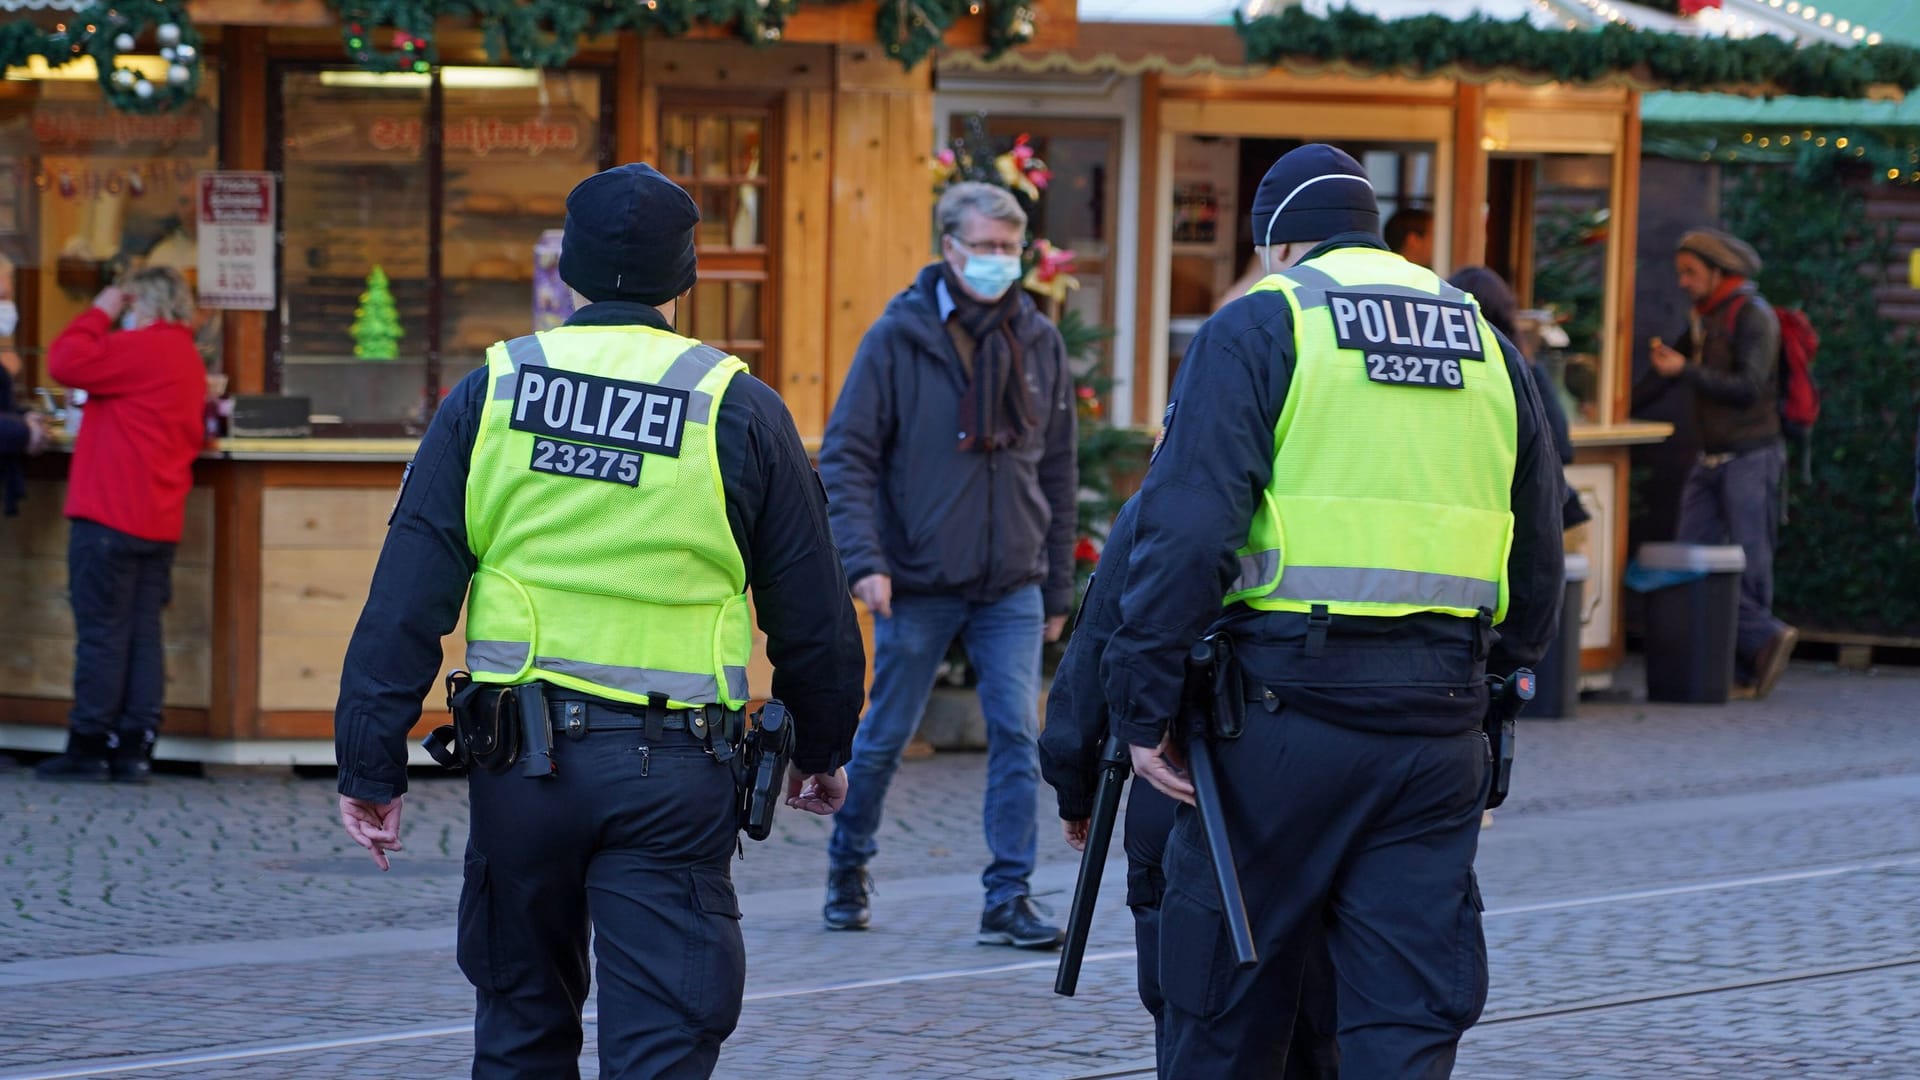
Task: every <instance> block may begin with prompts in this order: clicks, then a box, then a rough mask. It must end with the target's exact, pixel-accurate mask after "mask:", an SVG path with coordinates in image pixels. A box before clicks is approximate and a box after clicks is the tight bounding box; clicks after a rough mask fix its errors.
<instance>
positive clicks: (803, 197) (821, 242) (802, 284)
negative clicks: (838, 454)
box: [774, 90, 833, 438]
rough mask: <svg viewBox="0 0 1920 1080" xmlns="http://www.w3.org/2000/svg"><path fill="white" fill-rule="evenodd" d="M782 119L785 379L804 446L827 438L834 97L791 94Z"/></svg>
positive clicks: (784, 392)
mask: <svg viewBox="0 0 1920 1080" xmlns="http://www.w3.org/2000/svg"><path fill="white" fill-rule="evenodd" d="M782 108H783V115H782V117H781V125H780V126H781V142H782V144H783V147H782V149H783V151H784V155H783V156H784V163H783V171H782V173H781V174H780V176H779V177H778V188H779V192H780V215H781V221H780V259H779V260H778V266H777V267H776V268H775V273H776V274H777V275H778V277H779V282H778V288H777V289H776V290H775V295H776V296H778V297H779V305H780V318H779V322H778V327H779V329H778V331H777V333H778V334H779V341H778V344H777V348H778V349H779V378H780V384H779V385H778V386H776V387H775V388H774V389H776V390H778V391H779V392H780V396H781V397H782V398H784V399H786V402H787V408H788V409H790V410H792V412H793V422H794V425H795V426H796V427H798V428H799V429H800V435H801V437H802V438H817V437H819V436H821V435H823V434H824V433H825V432H826V426H827V411H828V410H829V409H831V408H832V406H833V403H832V402H831V401H829V400H827V369H828V348H827V340H828V338H827V304H828V301H827V275H826V274H824V273H822V272H821V270H822V268H824V267H825V266H826V265H827V263H828V257H829V255H828V253H829V250H830V242H831V239H832V235H831V231H830V226H831V223H832V218H833V184H832V180H833V94H832V93H831V92H830V91H819V90H794V91H790V92H788V94H787V95H786V100H785V102H784V103H783V106H782Z"/></svg>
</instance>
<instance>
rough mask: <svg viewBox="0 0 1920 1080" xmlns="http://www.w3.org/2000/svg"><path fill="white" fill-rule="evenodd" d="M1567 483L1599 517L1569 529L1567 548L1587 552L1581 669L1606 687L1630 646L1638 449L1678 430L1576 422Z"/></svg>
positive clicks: (1649, 425)
mask: <svg viewBox="0 0 1920 1080" xmlns="http://www.w3.org/2000/svg"><path fill="white" fill-rule="evenodd" d="M1571 434H1572V435H1573V462H1574V463H1573V464H1572V465H1569V466H1567V483H1568V484H1570V485H1572V487H1573V489H1574V491H1576V492H1578V493H1579V495H1580V502H1581V505H1583V506H1585V507H1586V508H1587V512H1588V513H1589V514H1592V515H1593V520H1592V521H1590V522H1588V523H1586V524H1585V525H1582V526H1580V527H1579V528H1576V529H1573V530H1570V531H1569V532H1568V533H1567V550H1568V551H1569V552H1578V553H1580V554H1583V555H1585V556H1586V557H1587V562H1588V566H1589V568H1590V576H1589V577H1588V578H1587V582H1586V586H1585V588H1584V589H1583V590H1582V604H1581V608H1582V611H1581V631H1580V668H1581V670H1582V671H1583V672H1586V673H1587V677H1586V681H1587V683H1588V684H1589V685H1595V686H1605V685H1607V684H1608V683H1609V682H1610V681H1611V673H1612V672H1613V670H1614V669H1615V668H1617V667H1619V666H1620V662H1621V661H1622V660H1623V659H1625V657H1626V651H1627V643H1626V629H1625V623H1624V621H1623V619H1622V616H1621V607H1620V578H1621V576H1622V575H1623V574H1624V573H1625V572H1626V569H1627V556H1628V554H1629V553H1628V551H1627V507H1628V502H1627V480H1628V473H1629V472H1630V470H1631V466H1632V460H1631V454H1632V449H1633V447H1635V446H1639V445H1642V444H1645V443H1657V442H1660V441H1662V440H1664V439H1666V438H1668V437H1669V436H1671V435H1672V434H1673V425H1671V424H1657V423H1644V422H1639V421H1634V422H1630V423H1625V424H1611V425H1606V426H1601V425H1594V424H1583V425H1576V426H1575V427H1574V428H1573V430H1572V433H1571Z"/></svg>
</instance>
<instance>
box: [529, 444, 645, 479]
mask: <svg viewBox="0 0 1920 1080" xmlns="http://www.w3.org/2000/svg"><path fill="white" fill-rule="evenodd" d="M527 467H528V468H530V469H532V470H533V471H534V472H543V473H552V474H553V475H555V476H577V477H580V478H581V479H583V480H605V481H607V482H609V483H613V484H625V485H627V486H628V487H639V486H640V455H639V454H636V453H634V452H633V451H631V450H608V449H607V448H605V447H603V446H588V445H587V444H585V443H575V442H566V441H563V440H561V439H545V438H540V439H535V440H533V460H532V461H531V462H529V463H528V465H527Z"/></svg>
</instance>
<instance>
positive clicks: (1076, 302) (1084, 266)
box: [952, 113, 1120, 349]
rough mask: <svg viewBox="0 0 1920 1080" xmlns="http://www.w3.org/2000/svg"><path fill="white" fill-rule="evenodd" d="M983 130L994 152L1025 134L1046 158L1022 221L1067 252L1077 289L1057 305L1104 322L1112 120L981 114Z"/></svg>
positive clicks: (1108, 308)
mask: <svg viewBox="0 0 1920 1080" xmlns="http://www.w3.org/2000/svg"><path fill="white" fill-rule="evenodd" d="M965 125H966V118H965V117H963V116H956V117H954V118H953V131H952V134H953V135H956V136H957V135H960V134H962V132H963V130H964V128H965ZM987 134H988V136H989V137H991V138H992V139H993V140H994V143H995V149H996V150H999V149H1004V148H1005V147H1006V146H1010V145H1012V143H1013V140H1014V139H1016V138H1018V137H1019V136H1021V135H1026V136H1027V142H1028V144H1029V145H1031V146H1032V147H1033V150H1034V154H1035V156H1037V157H1039V158H1040V160H1042V161H1044V162H1046V163H1047V167H1048V169H1050V170H1051V171H1052V173H1053V179H1052V181H1051V182H1050V183H1049V184H1048V185H1047V190H1046V191H1045V192H1044V193H1043V194H1042V196H1041V198H1040V200H1039V203H1038V204H1037V205H1036V206H1035V207H1034V213H1033V220H1032V221H1030V222H1028V226H1029V227H1030V228H1031V229H1032V231H1033V235H1034V236H1036V237H1045V238H1046V239H1047V240H1048V241H1050V242H1051V243H1053V244H1055V245H1056V246H1058V247H1062V248H1065V249H1067V250H1068V251H1071V252H1073V254H1074V260H1073V276H1074V277H1075V278H1076V279H1078V280H1079V282H1080V288H1078V289H1075V290H1073V291H1072V292H1069V293H1068V294H1067V299H1066V303H1065V305H1064V306H1063V311H1073V312H1077V313H1078V314H1079V315H1080V317H1081V318H1083V319H1085V320H1086V321H1087V322H1088V323H1089V324H1090V325H1093V326H1104V327H1112V326H1113V325H1114V306H1113V305H1114V300H1113V276H1114V266H1113V260H1114V257H1115V256H1114V246H1115V227H1116V226H1115V223H1116V215H1117V203H1118V201H1119V198H1118V194H1117V187H1116V185H1117V184H1118V182H1119V175H1120V121H1118V120H1103V119H1098V118H1065V117H1051V116H1024V117H1023V116H1019V115H1015V114H1010V113H1009V114H994V115H992V116H989V117H988V118H987ZM1101 347H1102V348H1103V349H1105V348H1107V347H1109V343H1105V342H1103V343H1102V346H1101Z"/></svg>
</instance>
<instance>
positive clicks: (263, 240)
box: [198, 172, 275, 311]
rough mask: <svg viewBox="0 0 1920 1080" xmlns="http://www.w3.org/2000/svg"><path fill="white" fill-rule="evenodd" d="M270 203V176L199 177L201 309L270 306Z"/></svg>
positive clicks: (272, 218)
mask: <svg viewBox="0 0 1920 1080" xmlns="http://www.w3.org/2000/svg"><path fill="white" fill-rule="evenodd" d="M273 200H274V176H273V174H272V173H264V172H204V173H201V174H200V198H199V204H200V209H199V226H200V227H199V231H198V238H199V245H200V290H199V291H200V306H201V307H205V308H237V309H241V310H248V311H267V310H270V309H271V308H272V307H273V304H274V299H275V296H274V274H273V253H274V225H275V213H274V205H273Z"/></svg>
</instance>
